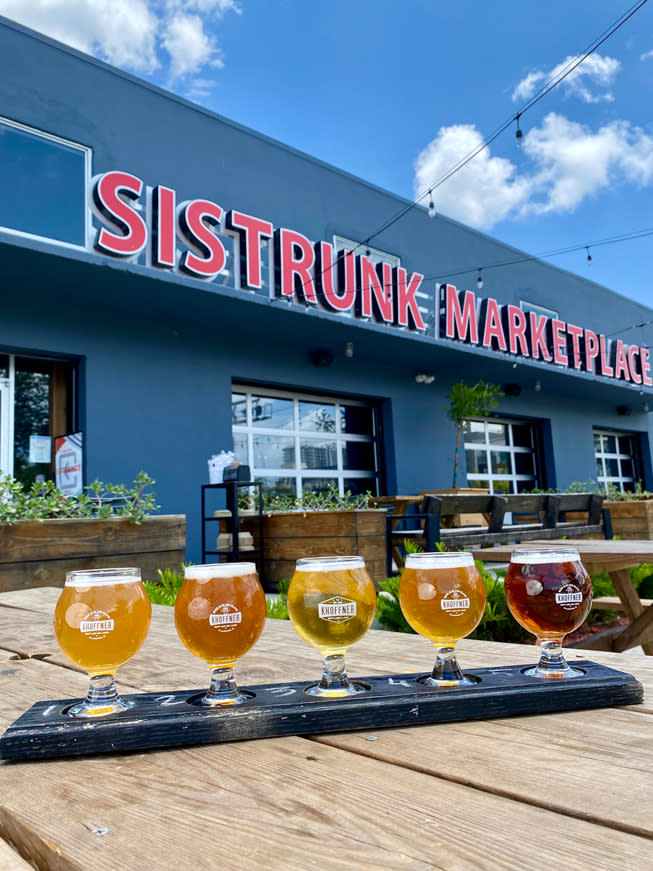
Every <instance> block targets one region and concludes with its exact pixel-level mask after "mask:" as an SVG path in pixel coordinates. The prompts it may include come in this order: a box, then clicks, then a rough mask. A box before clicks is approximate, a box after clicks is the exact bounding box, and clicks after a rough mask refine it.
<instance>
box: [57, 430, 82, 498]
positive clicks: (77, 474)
mask: <svg viewBox="0 0 653 871" xmlns="http://www.w3.org/2000/svg"><path fill="white" fill-rule="evenodd" d="M83 441H84V438H83V433H81V432H75V433H70V434H68V435H63V436H57V438H56V439H55V440H54V452H55V460H54V479H55V483H56V485H57V487H58V488H59V489H60V490H61V491H62V493H65V494H66V496H79V494H80V493H81V492H82V491H83V489H84V479H83V463H84V450H83Z"/></svg>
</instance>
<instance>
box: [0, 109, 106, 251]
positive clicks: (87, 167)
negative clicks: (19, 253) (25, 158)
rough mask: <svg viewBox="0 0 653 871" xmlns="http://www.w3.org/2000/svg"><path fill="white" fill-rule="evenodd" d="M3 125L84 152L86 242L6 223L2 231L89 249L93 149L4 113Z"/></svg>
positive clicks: (22, 236)
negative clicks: (40, 233) (38, 232)
mask: <svg viewBox="0 0 653 871" xmlns="http://www.w3.org/2000/svg"><path fill="white" fill-rule="evenodd" d="M2 125H5V126H7V127H13V128H14V129H16V130H20V131H21V132H22V133H29V134H30V135H31V136H36V137H37V138H39V139H45V140H48V141H49V142H52V143H54V144H56V145H62V146H65V147H67V148H72V149H75V150H77V151H81V152H82V154H83V155H84V244H83V245H81V244H77V243H75V242H65V241H63V240H61V239H55V238H53V237H52V236H40V235H38V234H37V233H28V232H27V231H25V230H15V229H13V228H12V227H6V226H5V225H4V224H0V233H9V234H10V235H12V236H18V237H20V238H22V239H38V240H39V241H42V242H50V243H54V244H55V245H61V246H63V247H64V248H70V249H72V250H74V251H86V250H88V248H89V244H90V239H91V238H92V231H93V220H92V215H91V210H90V209H89V208H88V203H89V193H90V188H91V179H92V177H93V168H92V167H93V149H92V148H91V147H90V146H88V145H82V144H81V143H79V142H73V141H72V140H71V139H64V138H63V137H62V136H56V135H55V134H54V133H47V132H46V131H45V130H38V129H37V128H36V127H30V126H28V125H27V124H22V123H21V122H20V121H14V120H13V119H11V118H7V117H5V116H4V115H0V126H2Z"/></svg>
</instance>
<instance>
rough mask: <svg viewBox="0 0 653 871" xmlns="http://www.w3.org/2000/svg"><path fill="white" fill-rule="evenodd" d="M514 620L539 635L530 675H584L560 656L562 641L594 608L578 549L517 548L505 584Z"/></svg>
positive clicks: (529, 670) (568, 676)
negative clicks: (538, 656) (535, 656)
mask: <svg viewBox="0 0 653 871" xmlns="http://www.w3.org/2000/svg"><path fill="white" fill-rule="evenodd" d="M504 589H505V592H506V602H507V603H508V607H509V608H510V611H511V612H512V615H513V617H514V618H515V620H516V621H517V622H518V623H520V624H521V625H522V626H523V627H524V628H525V629H527V630H528V631H529V632H532V633H533V635H535V636H536V637H537V640H538V641H539V643H540V650H541V655H540V661H539V663H538V665H537V666H535V667H533V668H530V669H528V671H526V672H524V673H525V674H527V675H530V676H531V677H544V678H555V679H559V678H570V677H578V676H579V675H582V674H583V673H584V672H582V671H581V670H580V669H577V668H571V667H570V666H569V665H568V664H567V663H566V661H565V658H564V656H563V655H562V639H563V638H564V637H565V635H566V634H567V633H568V632H573V630H574V629H578V627H579V626H580V625H581V624H582V623H583V621H584V620H585V618H586V617H587V615H588V613H589V610H590V607H591V605H592V582H591V581H590V579H589V575H588V574H587V572H586V571H585V568H584V566H583V564H582V563H581V561H580V556H579V555H578V551H577V550H575V549H574V548H556V549H555V550H546V549H541V550H536V549H525V550H515V551H514V552H513V554H512V559H511V562H510V566H509V567H508V572H507V574H506V578H505V581H504Z"/></svg>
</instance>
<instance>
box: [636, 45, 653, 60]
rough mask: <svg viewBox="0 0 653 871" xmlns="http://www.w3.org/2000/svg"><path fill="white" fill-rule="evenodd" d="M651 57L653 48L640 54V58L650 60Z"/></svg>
mask: <svg viewBox="0 0 653 871" xmlns="http://www.w3.org/2000/svg"><path fill="white" fill-rule="evenodd" d="M650 57H653V48H652V49H651V50H650V51H645V52H644V54H640V56H639V59H640V60H648V59H649V58H650Z"/></svg>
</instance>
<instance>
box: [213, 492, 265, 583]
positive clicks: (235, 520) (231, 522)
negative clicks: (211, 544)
mask: <svg viewBox="0 0 653 871" xmlns="http://www.w3.org/2000/svg"><path fill="white" fill-rule="evenodd" d="M242 488H254V489H255V490H256V507H257V510H258V524H259V546H258V547H257V548H256V549H255V550H254V551H253V552H254V553H257V554H258V559H259V562H260V565H259V570H260V571H262V569H263V554H264V541H263V484H262V483H261V482H260V481H225V482H223V483H222V484H202V562H203V563H205V562H207V559H206V557H207V556H226V557H227V562H237V561H238V560H239V558H240V544H239V541H238V531H239V527H240V513H239V509H238V492H239V490H241V489H242ZM208 490H224V491H225V502H226V508H227V511H229V512H230V515H231V516H230V517H226V518H224V517H215V515H213V514H211V515H207V507H206V501H207V491H208ZM220 520H227V525H228V528H229V532H230V533H231V547H230V548H222V549H220V550H208V549H207V547H206V528H207V523H210V522H213V523H218V524H219V522H220ZM216 540H217V533H216ZM247 553H248V554H250V553H252V551H249V550H248V551H247Z"/></svg>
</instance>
